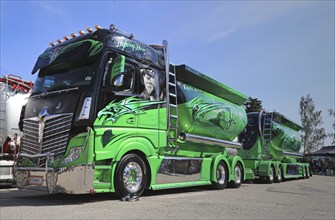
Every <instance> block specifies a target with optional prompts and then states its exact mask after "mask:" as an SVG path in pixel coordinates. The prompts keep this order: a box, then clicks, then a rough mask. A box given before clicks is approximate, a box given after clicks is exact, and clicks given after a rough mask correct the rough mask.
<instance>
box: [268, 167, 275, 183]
mask: <svg viewBox="0 0 335 220" xmlns="http://www.w3.org/2000/svg"><path fill="white" fill-rule="evenodd" d="M274 173H275V172H274V168H273V166H272V165H271V166H270V170H269V176H267V181H266V182H267V183H270V184H271V183H273V181H274Z"/></svg>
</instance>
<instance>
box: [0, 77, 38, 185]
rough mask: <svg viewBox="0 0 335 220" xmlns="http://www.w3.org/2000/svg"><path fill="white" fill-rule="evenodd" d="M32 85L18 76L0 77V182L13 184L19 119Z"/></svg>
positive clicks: (19, 134)
mask: <svg viewBox="0 0 335 220" xmlns="http://www.w3.org/2000/svg"><path fill="white" fill-rule="evenodd" d="M32 87H33V83H32V82H28V81H24V80H22V79H21V77H19V76H15V75H7V76H3V77H0V183H8V184H13V181H14V179H13V164H14V160H15V157H16V154H17V152H18V147H19V145H20V136H21V132H20V130H19V126H18V123H19V119H20V114H21V108H22V106H23V105H25V104H26V102H27V98H28V96H29V95H30V93H31V89H32Z"/></svg>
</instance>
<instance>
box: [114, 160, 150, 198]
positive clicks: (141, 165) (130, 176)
mask: <svg viewBox="0 0 335 220" xmlns="http://www.w3.org/2000/svg"><path fill="white" fill-rule="evenodd" d="M114 183H115V193H116V195H117V196H118V197H120V198H123V197H126V196H130V197H134V196H140V195H141V194H142V193H143V191H144V189H145V188H146V184H147V166H146V164H145V162H144V161H143V159H142V158H141V157H140V156H138V155H137V154H127V155H125V156H124V157H122V159H121V160H120V162H119V163H118V165H117V167H116V172H115V181H114Z"/></svg>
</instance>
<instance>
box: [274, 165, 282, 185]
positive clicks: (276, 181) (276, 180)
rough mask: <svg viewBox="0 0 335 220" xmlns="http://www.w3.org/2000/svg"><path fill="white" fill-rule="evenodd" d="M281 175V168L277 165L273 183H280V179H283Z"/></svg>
mask: <svg viewBox="0 0 335 220" xmlns="http://www.w3.org/2000/svg"><path fill="white" fill-rule="evenodd" d="M282 176H283V174H282V168H281V166H279V167H278V175H277V176H275V180H274V181H275V183H281V181H282V180H283V179H282Z"/></svg>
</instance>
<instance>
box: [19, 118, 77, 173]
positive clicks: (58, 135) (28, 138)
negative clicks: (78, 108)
mask: <svg viewBox="0 0 335 220" xmlns="http://www.w3.org/2000/svg"><path fill="white" fill-rule="evenodd" d="M72 115H73V114H71V113H69V114H59V115H48V116H46V117H44V119H43V120H41V119H39V118H37V117H34V118H28V119H25V120H23V137H22V152H23V153H26V154H30V155H36V154H45V153H54V158H55V159H58V158H60V157H61V156H63V155H64V153H65V151H66V147H67V142H68V139H69V133H70V129H71V122H72ZM33 162H35V163H36V164H37V165H38V166H44V165H45V163H46V157H41V158H38V159H35V160H34V161H33Z"/></svg>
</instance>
